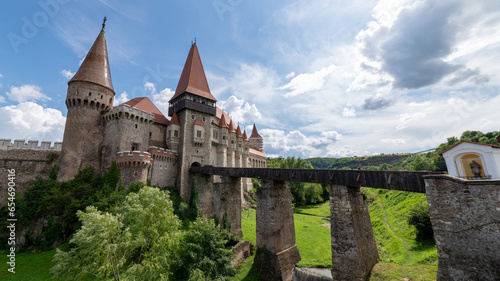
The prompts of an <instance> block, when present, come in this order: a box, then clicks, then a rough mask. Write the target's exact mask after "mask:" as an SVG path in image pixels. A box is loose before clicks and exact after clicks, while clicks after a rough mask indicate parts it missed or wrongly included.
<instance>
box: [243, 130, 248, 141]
mask: <svg viewBox="0 0 500 281" xmlns="http://www.w3.org/2000/svg"><path fill="white" fill-rule="evenodd" d="M243 140H248V137H247V131H243Z"/></svg>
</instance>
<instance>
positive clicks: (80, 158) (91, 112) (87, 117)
mask: <svg viewBox="0 0 500 281" xmlns="http://www.w3.org/2000/svg"><path fill="white" fill-rule="evenodd" d="M105 22H106V18H104V23H105ZM104 23H103V24H102V29H101V32H100V33H99V35H98V36H97V39H96V40H95V42H94V44H93V45H92V48H90V51H89V52H88V54H87V56H86V57H85V60H84V61H83V63H82V64H81V66H80V68H79V69H78V72H77V73H76V74H75V76H73V78H72V79H71V80H70V81H69V82H68V92H67V95H66V106H67V108H68V115H67V118H66V127H65V129H64V138H63V144H62V151H61V160H60V161H61V163H60V164H61V167H60V170H59V175H58V180H59V181H66V180H69V179H72V178H73V177H74V175H75V174H76V173H77V172H78V170H79V169H83V168H85V167H86V166H92V167H94V168H95V169H96V170H97V171H100V170H101V168H102V167H101V164H102V159H101V158H102V151H101V150H102V141H103V124H102V122H101V117H102V112H103V111H105V110H108V109H109V108H111V107H113V100H114V96H115V91H114V89H113V84H112V83H111V73H110V70H109V61H108V51H107V47H106V38H105V35H104Z"/></svg>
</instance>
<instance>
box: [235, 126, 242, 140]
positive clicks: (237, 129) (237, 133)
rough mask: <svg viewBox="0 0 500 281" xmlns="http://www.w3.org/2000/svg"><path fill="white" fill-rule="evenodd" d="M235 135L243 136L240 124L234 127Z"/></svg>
mask: <svg viewBox="0 0 500 281" xmlns="http://www.w3.org/2000/svg"><path fill="white" fill-rule="evenodd" d="M236 136H237V137H239V138H242V137H243V134H242V133H241V129H240V125H238V128H236Z"/></svg>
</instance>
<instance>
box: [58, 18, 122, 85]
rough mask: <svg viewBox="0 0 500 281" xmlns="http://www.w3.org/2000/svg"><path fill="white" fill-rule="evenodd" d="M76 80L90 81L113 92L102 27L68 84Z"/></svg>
mask: <svg viewBox="0 0 500 281" xmlns="http://www.w3.org/2000/svg"><path fill="white" fill-rule="evenodd" d="M76 81H84V82H92V83H95V84H98V85H101V86H104V87H106V88H108V89H110V90H111V91H113V93H114V92H115V90H114V88H113V83H111V72H110V71H109V61H108V49H107V47H106V37H105V36H104V27H103V28H102V29H101V32H100V33H99V35H98V36H97V38H96V40H95V42H94V44H93V45H92V48H90V50H89V52H88V53H87V56H86V57H85V59H84V60H83V62H82V64H81V65H80V68H79V69H78V71H77V72H76V74H75V76H73V78H71V80H69V82H68V84H69V83H71V82H76Z"/></svg>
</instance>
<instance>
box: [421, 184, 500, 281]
mask: <svg viewBox="0 0 500 281" xmlns="http://www.w3.org/2000/svg"><path fill="white" fill-rule="evenodd" d="M424 180H425V187H426V191H427V201H428V202H429V215H430V218H431V223H432V229H433V231H434V240H435V241H436V247H437V250H438V256H439V264H438V272H437V280H438V281H441V280H499V278H500V277H499V276H500V242H499V241H500V181H498V180H479V181H478V180H475V181H467V180H462V179H459V178H455V177H451V176H448V175H432V176H424Z"/></svg>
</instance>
